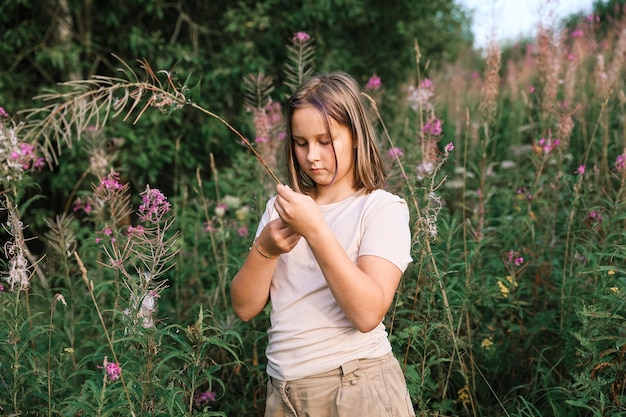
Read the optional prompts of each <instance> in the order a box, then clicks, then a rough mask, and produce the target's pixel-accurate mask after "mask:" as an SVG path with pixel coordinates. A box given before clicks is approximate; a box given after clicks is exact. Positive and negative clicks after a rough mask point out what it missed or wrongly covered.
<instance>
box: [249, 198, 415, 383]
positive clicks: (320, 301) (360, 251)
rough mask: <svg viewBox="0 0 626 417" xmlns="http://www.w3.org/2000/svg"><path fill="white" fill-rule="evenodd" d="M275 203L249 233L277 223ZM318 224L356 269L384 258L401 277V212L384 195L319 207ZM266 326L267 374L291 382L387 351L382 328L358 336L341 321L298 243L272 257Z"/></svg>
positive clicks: (404, 238) (406, 253)
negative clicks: (366, 258) (362, 260)
mask: <svg viewBox="0 0 626 417" xmlns="http://www.w3.org/2000/svg"><path fill="white" fill-rule="evenodd" d="M274 201H275V197H273V198H271V199H270V200H269V201H268V203H267V206H266V209H265V213H264V214H263V217H262V218H261V222H260V224H259V227H258V230H257V236H258V235H259V234H260V232H261V230H263V227H264V226H265V225H266V224H267V223H268V222H269V221H270V220H273V219H275V218H277V217H278V213H277V212H276V210H275V208H274ZM319 208H320V210H321V211H322V214H323V216H324V219H325V220H326V222H327V223H328V225H329V226H330V228H331V229H332V231H333V233H334V234H335V236H336V237H337V239H338V241H339V243H340V244H341V246H342V247H343V248H344V250H345V251H346V253H347V255H348V257H349V258H350V259H351V260H352V261H353V262H354V263H355V264H356V262H357V259H358V257H359V256H362V255H374V256H379V257H381V258H384V259H386V260H388V261H390V262H391V263H393V264H394V265H396V266H397V267H398V269H400V270H401V271H402V272H404V271H405V270H406V268H407V266H408V264H409V263H410V262H411V260H412V259H411V254H410V251H411V233H410V228H409V210H408V208H407V205H406V202H405V201H404V200H403V199H401V198H400V197H398V196H396V195H394V194H391V193H389V192H387V191H384V190H375V191H373V192H371V193H369V194H367V193H366V192H365V191H361V192H359V193H357V194H356V195H353V196H351V197H348V198H346V199H344V200H342V201H339V202H337V203H332V204H327V205H321V206H319ZM270 300H271V308H272V310H271V316H270V320H271V325H270V329H269V330H268V336H269V345H268V348H267V350H266V355H267V359H268V364H267V373H268V375H270V376H271V377H273V378H276V379H279V380H283V381H292V380H295V379H300V378H304V377H307V376H311V375H316V374H319V373H323V372H327V371H330V370H332V369H336V368H338V367H340V366H341V365H342V364H344V363H346V362H348V361H351V360H353V359H362V358H376V357H379V356H383V355H385V354H387V353H389V352H390V351H391V344H390V343H389V340H388V338H387V332H386V331H385V326H384V325H383V324H382V323H380V324H379V325H378V326H377V327H376V328H375V329H374V330H372V331H370V332H367V333H361V332H360V331H359V330H357V329H356V328H355V327H354V325H353V324H352V323H351V322H350V321H349V320H348V319H347V318H346V316H345V314H344V313H343V311H342V310H341V308H340V307H339V305H338V304H337V302H336V301H335V298H334V297H333V295H332V293H331V291H330V289H329V288H328V284H327V283H326V279H325V278H324V275H323V274H322V271H321V269H320V267H319V265H318V263H317V261H316V260H315V257H314V256H313V253H312V252H311V249H310V248H309V245H308V243H307V242H306V240H305V239H300V241H299V242H298V244H297V245H296V247H295V248H294V249H293V250H292V251H291V252H289V253H285V254H282V255H280V257H279V259H278V263H277V266H276V270H275V272H274V276H273V277H272V284H271V287H270Z"/></svg>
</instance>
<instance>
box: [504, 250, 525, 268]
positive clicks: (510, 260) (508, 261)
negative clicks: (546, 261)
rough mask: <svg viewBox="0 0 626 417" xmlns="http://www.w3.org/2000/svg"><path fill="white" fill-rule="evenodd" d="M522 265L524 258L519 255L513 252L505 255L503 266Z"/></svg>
mask: <svg viewBox="0 0 626 417" xmlns="http://www.w3.org/2000/svg"><path fill="white" fill-rule="evenodd" d="M523 263H524V258H523V257H522V256H520V253H519V252H517V251H514V250H510V251H508V252H507V253H506V254H505V257H504V264H505V265H506V266H507V267H510V266H521V265H522V264H523Z"/></svg>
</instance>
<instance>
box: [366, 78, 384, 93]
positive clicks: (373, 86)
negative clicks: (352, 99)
mask: <svg viewBox="0 0 626 417" xmlns="http://www.w3.org/2000/svg"><path fill="white" fill-rule="evenodd" d="M381 85H382V83H381V81H380V77H379V76H378V75H372V76H371V77H370V79H369V80H368V81H367V84H366V85H365V88H367V89H369V90H378V89H379V88H380V86H381Z"/></svg>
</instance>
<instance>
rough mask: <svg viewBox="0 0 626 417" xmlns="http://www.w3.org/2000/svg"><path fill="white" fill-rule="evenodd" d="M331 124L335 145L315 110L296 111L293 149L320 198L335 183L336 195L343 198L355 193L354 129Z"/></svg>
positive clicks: (308, 108)
mask: <svg viewBox="0 0 626 417" xmlns="http://www.w3.org/2000/svg"><path fill="white" fill-rule="evenodd" d="M329 123H330V133H331V136H332V142H331V138H330V137H328V133H327V132H326V124H325V123H324V119H323V118H322V115H321V114H320V112H319V111H318V110H317V109H316V108H315V107H312V106H307V107H302V108H299V109H296V110H295V111H294V113H293V116H292V119H291V134H292V140H293V148H294V150H295V155H296V159H297V161H298V164H299V165H300V166H301V167H302V169H303V170H304V172H305V173H306V174H307V175H308V176H309V177H310V178H311V179H312V180H313V181H314V182H315V184H316V186H315V189H316V192H317V193H318V195H319V193H322V192H324V191H325V190H326V188H327V187H328V186H329V185H331V183H332V190H333V193H332V194H333V195H337V196H338V197H339V198H340V197H342V195H343V194H346V195H349V194H352V193H353V192H354V191H355V190H354V174H353V165H354V146H353V140H352V134H351V132H350V129H348V128H347V127H346V126H343V125H340V124H339V123H337V122H335V121H334V120H333V119H329ZM333 145H334V151H333ZM335 159H336V161H337V164H335ZM335 165H336V167H337V168H336V169H337V172H335ZM333 178H334V181H333Z"/></svg>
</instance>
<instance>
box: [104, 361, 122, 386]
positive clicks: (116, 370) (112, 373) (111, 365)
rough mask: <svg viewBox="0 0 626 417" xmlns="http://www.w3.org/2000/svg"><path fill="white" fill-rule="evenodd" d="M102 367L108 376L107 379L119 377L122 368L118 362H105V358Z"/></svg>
mask: <svg viewBox="0 0 626 417" xmlns="http://www.w3.org/2000/svg"><path fill="white" fill-rule="evenodd" d="M104 369H105V371H106V373H107V375H108V376H109V379H110V380H111V381H115V380H116V379H117V378H119V377H120V375H121V373H122V368H120V366H119V365H118V364H116V363H115V362H108V363H107V362H106V359H105V365H104Z"/></svg>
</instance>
